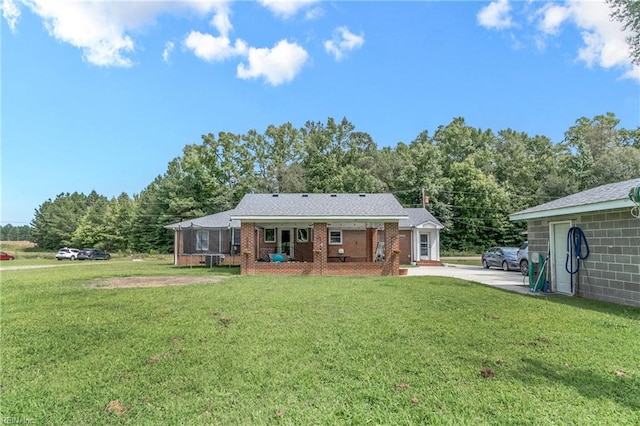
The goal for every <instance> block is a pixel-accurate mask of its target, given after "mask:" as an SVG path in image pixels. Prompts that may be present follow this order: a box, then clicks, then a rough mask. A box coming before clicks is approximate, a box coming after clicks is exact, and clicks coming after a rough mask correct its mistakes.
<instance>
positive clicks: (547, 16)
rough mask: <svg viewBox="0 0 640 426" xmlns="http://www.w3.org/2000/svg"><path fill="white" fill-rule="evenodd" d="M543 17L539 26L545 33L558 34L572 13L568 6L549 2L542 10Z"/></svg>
mask: <svg viewBox="0 0 640 426" xmlns="http://www.w3.org/2000/svg"><path fill="white" fill-rule="evenodd" d="M539 13H540V14H541V15H542V19H541V21H540V24H539V25H538V28H539V29H540V30H541V31H542V32H543V33H545V34H554V35H555V34H557V33H558V30H559V28H560V25H562V24H563V23H564V22H565V21H566V20H567V18H569V17H570V15H571V13H570V11H569V8H568V7H565V6H559V5H557V4H549V5H547V6H545V7H543V8H542V9H541V10H540V12H539Z"/></svg>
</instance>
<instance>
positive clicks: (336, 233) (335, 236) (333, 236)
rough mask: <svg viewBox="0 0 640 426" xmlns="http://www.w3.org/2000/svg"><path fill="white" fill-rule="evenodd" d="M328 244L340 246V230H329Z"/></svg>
mask: <svg viewBox="0 0 640 426" xmlns="http://www.w3.org/2000/svg"><path fill="white" fill-rule="evenodd" d="M329 244H342V230H341V229H330V230H329Z"/></svg>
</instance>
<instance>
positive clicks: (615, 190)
mask: <svg viewBox="0 0 640 426" xmlns="http://www.w3.org/2000/svg"><path fill="white" fill-rule="evenodd" d="M637 186H640V179H630V180H627V181H624V182H617V183H610V184H608V185H602V186H598V187H596V188H592V189H588V190H586V191H582V192H578V193H577V194H573V195H569V196H567V197H563V198H558V199H557V200H553V201H549V202H548V203H544V204H540V205H538V206H535V207H531V208H529V209H526V210H522V211H520V212H518V213H514V214H527V213H535V212H543V211H548V210H557V209H563V208H567V207H575V206H584V205H587V204H597V203H605V202H607V201H617V200H623V199H625V198H628V196H629V191H630V190H631V188H633V187H637Z"/></svg>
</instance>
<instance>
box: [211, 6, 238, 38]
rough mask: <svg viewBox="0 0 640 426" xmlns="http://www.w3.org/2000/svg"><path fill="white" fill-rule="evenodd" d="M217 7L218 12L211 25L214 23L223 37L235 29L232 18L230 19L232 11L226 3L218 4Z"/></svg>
mask: <svg viewBox="0 0 640 426" xmlns="http://www.w3.org/2000/svg"><path fill="white" fill-rule="evenodd" d="M215 8H216V13H215V15H213V18H212V19H211V25H213V26H214V28H215V29H217V30H218V32H219V33H220V35H221V36H222V37H228V36H229V33H230V32H231V30H232V29H233V25H231V19H229V15H230V14H231V12H230V10H229V8H228V7H227V5H226V3H221V4H218V5H216V7H215Z"/></svg>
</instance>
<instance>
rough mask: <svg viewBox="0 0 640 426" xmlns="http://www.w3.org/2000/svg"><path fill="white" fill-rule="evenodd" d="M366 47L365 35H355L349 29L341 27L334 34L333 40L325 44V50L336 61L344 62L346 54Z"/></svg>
mask: <svg viewBox="0 0 640 426" xmlns="http://www.w3.org/2000/svg"><path fill="white" fill-rule="evenodd" d="M362 45H364V35H355V34H353V33H352V32H351V31H349V29H348V28H347V27H339V28H336V30H335V31H334V32H333V37H332V39H331V40H326V41H325V42H324V49H325V50H326V51H327V53H329V54H330V55H333V57H334V58H335V59H336V61H340V60H342V58H344V55H345V53H346V52H348V51H351V50H355V49H358V48H360V47H362Z"/></svg>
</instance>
